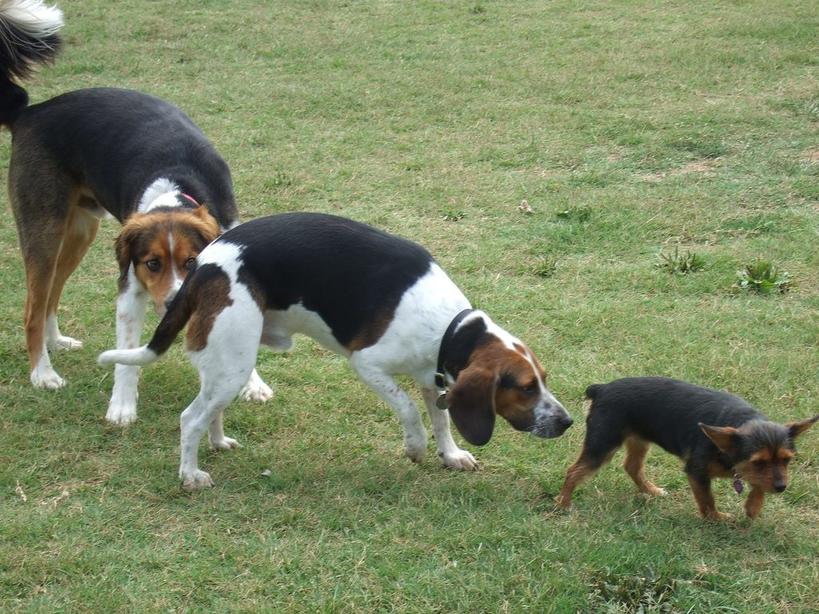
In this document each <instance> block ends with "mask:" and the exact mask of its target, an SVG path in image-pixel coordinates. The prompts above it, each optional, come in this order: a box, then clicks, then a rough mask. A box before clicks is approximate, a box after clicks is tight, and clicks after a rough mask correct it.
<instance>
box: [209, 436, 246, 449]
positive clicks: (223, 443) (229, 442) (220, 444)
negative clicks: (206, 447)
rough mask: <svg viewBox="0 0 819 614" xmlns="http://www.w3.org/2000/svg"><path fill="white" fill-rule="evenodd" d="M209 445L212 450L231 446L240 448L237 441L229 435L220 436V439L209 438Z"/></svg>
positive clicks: (231, 447) (230, 447)
mask: <svg viewBox="0 0 819 614" xmlns="http://www.w3.org/2000/svg"><path fill="white" fill-rule="evenodd" d="M210 447H211V449H212V450H231V449H233V448H241V447H242V446H240V445H239V442H238V441H236V440H235V439H232V438H230V437H222V439H221V440H220V441H214V440H212V439H211V440H210Z"/></svg>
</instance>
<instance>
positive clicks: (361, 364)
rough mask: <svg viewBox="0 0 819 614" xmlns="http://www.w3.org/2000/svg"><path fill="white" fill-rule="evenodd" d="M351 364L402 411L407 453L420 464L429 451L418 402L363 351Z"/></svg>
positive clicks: (372, 386)
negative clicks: (416, 404)
mask: <svg viewBox="0 0 819 614" xmlns="http://www.w3.org/2000/svg"><path fill="white" fill-rule="evenodd" d="M350 363H351V364H352V366H353V368H354V369H355V371H356V373H358V376H359V377H360V378H361V379H362V380H363V381H364V383H365V384H367V385H368V386H369V387H370V388H372V389H373V390H374V391H375V392H376V393H377V394H378V396H380V397H381V398H382V399H383V400H384V401H385V402H386V403H387V405H389V406H390V407H392V409H393V410H394V411H395V413H396V414H398V419H399V420H400V421H401V426H402V427H404V452H405V453H406V455H407V457H408V458H409V459H410V460H411V461H412V462H414V463H420V462H421V461H422V460H424V455H425V454H426V452H427V432H426V430H425V429H424V423H423V422H422V421H421V414H420V413H419V412H418V408H417V407H416V406H415V403H413V402H412V399H410V397H409V395H408V394H407V393H406V392H404V391H403V390H401V388H399V387H398V383H397V382H396V381H395V380H394V379H393V378H392V377H390V376H389V375H388V374H387V373H384V372H383V371H382V370H380V369H378V368H377V367H374V366H372V365H370V364H368V363H367V360H366V359H362V358H361V354H360V353H355V354H353V356H352V357H351V358H350Z"/></svg>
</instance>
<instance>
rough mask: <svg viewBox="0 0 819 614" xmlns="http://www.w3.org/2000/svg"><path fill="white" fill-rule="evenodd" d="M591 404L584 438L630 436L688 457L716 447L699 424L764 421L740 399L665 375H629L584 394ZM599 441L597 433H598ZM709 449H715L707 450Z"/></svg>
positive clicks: (714, 424)
mask: <svg viewBox="0 0 819 614" xmlns="http://www.w3.org/2000/svg"><path fill="white" fill-rule="evenodd" d="M586 396H587V397H589V398H590V399H591V400H592V408H591V410H590V413H589V417H588V434H587V437H588V436H590V435H591V434H592V432H595V433H609V434H611V435H614V434H618V435H619V439H620V441H622V438H624V437H627V436H628V435H630V434H634V435H637V436H639V437H641V438H643V439H646V440H648V441H651V442H654V443H656V444H657V445H659V446H661V447H662V448H664V449H665V450H666V451H668V452H670V453H672V454H676V455H677V456H680V457H686V456H689V455H690V454H692V453H694V452H696V451H698V450H704V449H706V448H707V449H708V450H710V451H711V452H712V453H716V447H715V446H714V445H713V444H712V443H711V442H710V440H709V439H708V438H707V437H706V436H705V435H704V434H703V432H702V430H701V429H700V428H699V426H698V424H699V423H700V422H702V423H704V424H708V425H711V426H733V427H739V426H741V425H742V424H744V423H746V422H748V421H749V420H753V419H760V418H764V416H762V415H761V414H760V413H759V412H758V411H757V410H756V409H754V408H753V407H752V406H751V405H749V404H748V403H747V402H746V401H744V400H743V399H741V398H739V397H737V396H735V395H733V394H729V393H727V392H724V391H721V390H714V389H711V388H704V387H702V386H696V385H694V384H689V383H687V382H682V381H679V380H674V379H671V378H666V377H628V378H623V379H619V380H615V381H613V382H610V383H608V384H595V385H592V386H589V387H588V389H587V390H586ZM598 437H599V435H598ZM711 448H713V450H711Z"/></svg>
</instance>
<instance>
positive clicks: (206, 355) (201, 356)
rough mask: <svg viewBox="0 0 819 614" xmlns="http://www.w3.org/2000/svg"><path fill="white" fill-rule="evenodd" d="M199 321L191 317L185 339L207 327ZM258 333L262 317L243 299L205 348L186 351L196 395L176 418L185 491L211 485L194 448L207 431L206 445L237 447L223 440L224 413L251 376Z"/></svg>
mask: <svg viewBox="0 0 819 614" xmlns="http://www.w3.org/2000/svg"><path fill="white" fill-rule="evenodd" d="M205 307H206V308H207V307H209V306H205ZM204 319H207V318H204ZM202 320H203V318H200V317H198V316H197V314H196V313H194V315H193V316H192V318H191V324H189V328H188V335H189V337H188V338H189V339H190V338H191V336H190V335H191V327H192V326H194V327H195V326H205V324H202ZM196 321H198V322H199V324H197V323H196ZM261 333H262V314H261V312H260V311H259V309H258V307H257V306H256V304H255V303H253V301H252V300H251V299H250V298H249V297H247V299H246V300H236V301H235V302H234V303H233V305H230V306H228V307H226V308H224V309H223V310H222V311H221V312H219V313H218V315H216V317H215V320H214V321H213V325H212V328H211V329H210V332H209V334H208V335H207V343H206V345H205V347H204V348H203V349H201V350H199V351H189V356H190V358H191V362H192V363H193V364H194V365H195V366H196V367H197V369H198V370H199V379H200V389H199V394H198V395H197V397H196V398H195V399H194V400H193V402H192V403H191V404H190V405H189V406H188V408H187V409H186V410H185V411H184V412H182V415H181V416H180V425H181V459H180V463H179V477H180V478H181V479H182V487H183V488H185V489H186V490H198V489H200V488H205V487H208V486H212V485H213V481H212V480H211V478H210V475H208V474H207V473H206V472H205V471H202V470H201V469H199V462H198V458H199V455H198V448H199V442H200V440H201V439H202V436H203V435H204V434H205V431H209V435H210V443H211V446H212V447H214V448H219V449H227V448H233V447H236V446H237V445H238V443H237V442H236V440H234V439H231V438H229V437H225V434H224V431H223V430H222V412H223V411H224V409H225V407H227V406H228V404H229V403H230V402H231V401H232V400H233V399H234V398H236V395H237V394H239V391H240V390H241V389H242V386H243V385H244V384H245V382H247V380H248V377H249V376H250V373H251V371H253V366H254V365H255V364H256V354H257V353H258V349H259V339H260V338H261Z"/></svg>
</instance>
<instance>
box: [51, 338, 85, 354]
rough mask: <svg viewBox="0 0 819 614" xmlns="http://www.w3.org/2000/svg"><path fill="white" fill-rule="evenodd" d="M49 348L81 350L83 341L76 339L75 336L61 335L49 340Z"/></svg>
mask: <svg viewBox="0 0 819 614" xmlns="http://www.w3.org/2000/svg"><path fill="white" fill-rule="evenodd" d="M48 349H49V350H52V351H53V350H80V349H82V341H80V340H79V339H74V338H73V337H66V336H65V335H60V336H59V337H57V338H56V339H51V340H49V342H48Z"/></svg>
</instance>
